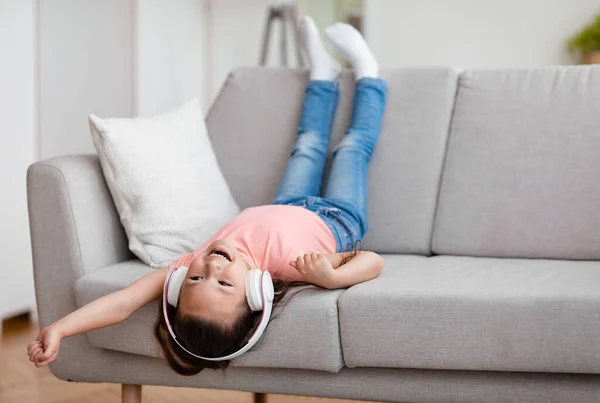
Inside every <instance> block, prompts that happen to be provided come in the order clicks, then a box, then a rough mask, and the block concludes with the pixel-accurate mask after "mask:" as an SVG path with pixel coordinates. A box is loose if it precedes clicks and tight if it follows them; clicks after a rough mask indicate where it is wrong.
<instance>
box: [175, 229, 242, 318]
mask: <svg viewBox="0 0 600 403" xmlns="http://www.w3.org/2000/svg"><path fill="white" fill-rule="evenodd" d="M248 270H250V266H249V265H248V263H246V261H245V260H244V259H242V256H241V255H240V253H239V252H238V251H237V249H236V247H235V244H234V243H233V242H231V241H228V240H226V239H219V240H217V241H215V242H213V243H212V244H211V245H210V246H208V248H206V249H205V250H204V251H203V252H202V253H201V254H199V255H198V256H197V257H196V258H195V259H194V260H193V261H192V263H191V264H190V266H189V269H188V273H187V278H186V279H185V281H184V283H183V287H182V289H181V295H180V296H179V304H178V309H179V310H180V312H181V314H183V315H186V316H188V315H189V316H196V317H198V316H199V317H201V318H203V319H205V320H209V321H213V322H216V323H221V324H223V325H225V326H230V325H232V324H233V323H234V322H235V320H236V319H237V318H238V317H239V315H240V314H241V313H242V312H243V310H244V309H245V304H246V273H247V272H248Z"/></svg>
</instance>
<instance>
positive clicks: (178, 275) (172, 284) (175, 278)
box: [167, 266, 188, 307]
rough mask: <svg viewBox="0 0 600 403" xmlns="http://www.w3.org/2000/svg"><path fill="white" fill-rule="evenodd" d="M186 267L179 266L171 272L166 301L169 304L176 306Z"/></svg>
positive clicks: (185, 275) (185, 274)
mask: <svg viewBox="0 0 600 403" xmlns="http://www.w3.org/2000/svg"><path fill="white" fill-rule="evenodd" d="M187 272H188V268H187V267H185V266H181V267H180V268H178V269H177V270H175V271H174V272H173V274H171V279H170V280H169V286H168V288H167V302H168V303H169V305H171V306H174V307H177V303H178V302H179V294H181V287H182V286H183V282H184V281H185V278H186V277H187Z"/></svg>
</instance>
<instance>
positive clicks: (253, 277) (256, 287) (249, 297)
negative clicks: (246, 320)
mask: <svg viewBox="0 0 600 403" xmlns="http://www.w3.org/2000/svg"><path fill="white" fill-rule="evenodd" d="M262 275H263V272H262V271H261V270H260V269H252V270H250V271H248V274H246V301H247V302H248V306H249V307H250V310H252V311H253V312H256V311H262V310H263V303H262V295H261V292H260V286H261V281H262Z"/></svg>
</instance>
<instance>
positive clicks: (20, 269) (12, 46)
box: [0, 0, 36, 327]
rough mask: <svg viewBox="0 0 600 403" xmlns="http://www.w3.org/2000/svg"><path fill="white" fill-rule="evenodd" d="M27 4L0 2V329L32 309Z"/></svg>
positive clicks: (30, 21) (30, 14)
mask: <svg viewBox="0 0 600 403" xmlns="http://www.w3.org/2000/svg"><path fill="white" fill-rule="evenodd" d="M34 15H35V14H34V7H33V1H14V0H0V122H1V123H2V130H1V131H0V144H1V145H0V192H1V198H0V200H1V201H0V256H2V260H1V261H2V264H1V265H0V327H1V321H2V317H3V316H5V315H12V314H16V313H21V312H23V311H26V310H29V308H30V307H31V306H32V305H33V303H34V296H33V275H32V264H31V246H30V243H29V221H28V218H27V203H26V200H27V199H26V189H25V173H26V170H27V167H28V166H29V164H31V163H32V162H33V161H34V157H35V141H34V139H35V129H36V127H35V120H36V119H35V118H36V116H35V113H36V112H35V88H34V80H33V78H34V54H35V52H34V43H35V42H34Z"/></svg>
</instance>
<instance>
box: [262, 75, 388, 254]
mask: <svg viewBox="0 0 600 403" xmlns="http://www.w3.org/2000/svg"><path fill="white" fill-rule="evenodd" d="M386 92H387V84H386V82H385V81H383V80H381V79H377V78H362V79H361V80H359V81H358V82H357V83H356V89H355V93H354V105H353V110H352V120H351V123H350V128H349V129H348V131H347V132H346V134H345V135H344V137H343V138H342V140H341V141H340V143H339V145H338V146H337V147H336V148H335V149H334V151H333V163H332V165H331V172H330V174H329V181H328V183H327V186H326V188H325V192H324V194H323V195H322V197H321V196H320V193H321V188H322V184H323V177H324V170H325V164H326V162H327V154H328V151H329V133H330V131H331V127H332V125H333V118H334V116H335V110H336V107H337V102H338V98H339V84H338V83H337V82H335V81H310V82H309V83H308V85H307V86H306V94H305V96H304V102H303V104H302V115H301V117H300V123H299V125H298V137H297V139H296V144H295V145H294V149H293V150H292V154H291V157H290V160H289V162H288V165H287V168H286V170H285V173H284V175H283V179H282V180H281V184H280V185H279V190H278V192H277V196H276V197H275V200H274V201H273V204H287V205H293V206H302V207H305V208H307V209H308V210H311V211H314V212H315V213H317V214H318V215H319V216H320V217H321V218H322V219H323V221H324V222H325V223H326V224H327V225H328V226H329V228H330V229H331V232H332V233H333V236H334V238H335V239H336V242H337V252H345V251H348V250H352V249H353V248H354V245H355V243H356V241H358V240H361V239H362V238H363V236H364V235H365V234H366V233H367V231H368V224H367V169H368V166H369V162H370V161H371V156H372V155H373V150H374V148H375V144H377V139H378V137H379V132H380V130H381V119H382V117H383V110H384V108H385V98H386Z"/></svg>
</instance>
